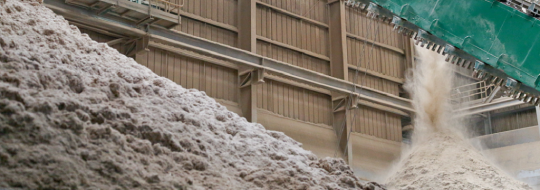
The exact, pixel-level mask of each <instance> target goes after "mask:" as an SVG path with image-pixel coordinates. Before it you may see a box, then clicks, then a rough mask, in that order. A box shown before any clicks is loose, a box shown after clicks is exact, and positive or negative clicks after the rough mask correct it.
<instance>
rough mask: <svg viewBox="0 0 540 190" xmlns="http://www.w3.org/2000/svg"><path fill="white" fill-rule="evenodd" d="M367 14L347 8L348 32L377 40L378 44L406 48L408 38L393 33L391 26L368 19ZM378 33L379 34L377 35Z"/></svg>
mask: <svg viewBox="0 0 540 190" xmlns="http://www.w3.org/2000/svg"><path fill="white" fill-rule="evenodd" d="M366 14H367V12H364V11H359V10H357V9H351V8H349V7H347V8H346V16H345V20H346V23H347V27H346V28H347V32H348V33H351V34H353V35H357V36H361V37H364V38H368V39H375V38H376V39H375V41H376V42H381V43H383V44H387V45H390V46H393V47H396V48H399V49H404V48H405V40H407V38H406V37H403V35H401V34H398V33H397V32H395V31H392V30H393V27H392V26H391V25H389V24H386V23H382V22H377V21H375V20H372V19H370V18H367V16H366ZM377 27H378V28H377ZM377 31H378V34H376V32H377Z"/></svg>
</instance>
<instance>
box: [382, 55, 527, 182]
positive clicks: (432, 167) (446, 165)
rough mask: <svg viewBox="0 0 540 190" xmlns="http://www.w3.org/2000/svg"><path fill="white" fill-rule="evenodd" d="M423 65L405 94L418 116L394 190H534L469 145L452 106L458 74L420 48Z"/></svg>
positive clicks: (397, 167)
mask: <svg viewBox="0 0 540 190" xmlns="http://www.w3.org/2000/svg"><path fill="white" fill-rule="evenodd" d="M416 49H417V54H418V55H419V62H418V63H417V65H416V67H415V68H414V70H413V72H412V74H411V75H410V76H409V77H408V78H407V81H406V84H405V88H406V90H407V91H408V92H409V93H410V94H411V95H412V101H413V107H414V109H415V110H416V115H415V119H414V127H415V128H414V134H413V136H412V145H411V146H410V147H409V148H407V150H405V151H404V153H403V155H402V158H401V160H400V161H399V162H398V163H396V165H395V167H394V168H393V169H392V171H391V172H390V174H389V176H388V177H387V179H386V184H387V186H388V188H389V189H532V188H530V187H529V186H528V185H526V184H525V183H523V182H520V181H517V180H515V179H514V178H512V177H510V176H509V175H507V174H506V173H504V172H503V171H502V170H501V169H499V168H497V167H496V166H494V165H493V164H491V163H490V162H489V161H488V159H486V158H485V157H484V156H483V155H482V154H481V153H480V152H478V151H477V150H476V149H475V148H474V147H473V146H472V145H471V144H470V143H469V141H468V140H467V138H466V134H465V133H464V131H465V130H464V128H463V125H462V124H461V122H460V120H459V118H454V117H453V114H452V105H451V104H450V101H449V98H450V91H451V88H452V69H451V65H450V64H449V63H446V62H445V61H444V57H443V56H440V55H438V54H437V53H435V52H432V51H429V50H427V49H425V48H421V47H417V48H416Z"/></svg>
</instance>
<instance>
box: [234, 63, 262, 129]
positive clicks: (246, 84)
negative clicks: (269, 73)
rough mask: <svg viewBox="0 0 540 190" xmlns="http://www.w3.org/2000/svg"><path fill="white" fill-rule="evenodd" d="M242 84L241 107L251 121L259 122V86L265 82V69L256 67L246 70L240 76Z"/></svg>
mask: <svg viewBox="0 0 540 190" xmlns="http://www.w3.org/2000/svg"><path fill="white" fill-rule="evenodd" d="M238 79H239V80H238V81H239V82H240V84H239V85H238V86H239V87H240V97H239V100H238V102H240V109H241V110H242V114H243V116H244V117H245V118H246V119H247V120H248V121H249V122H253V123H256V122H257V86H258V85H259V84H260V83H263V82H264V70H262V69H256V70H251V71H249V72H244V73H242V74H240V76H238Z"/></svg>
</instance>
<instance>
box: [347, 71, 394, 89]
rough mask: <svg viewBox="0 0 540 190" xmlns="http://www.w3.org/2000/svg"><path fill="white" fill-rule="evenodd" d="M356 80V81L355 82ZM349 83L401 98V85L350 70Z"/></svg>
mask: <svg viewBox="0 0 540 190" xmlns="http://www.w3.org/2000/svg"><path fill="white" fill-rule="evenodd" d="M354 79H356V81H355V80H354ZM349 82H352V83H355V84H359V85H362V86H367V87H370V88H373V89H376V90H379V91H383V92H387V93H390V94H393V95H396V96H399V85H400V84H399V83H396V82H392V81H390V80H386V79H383V78H379V77H375V76H371V75H369V74H365V73H364V72H362V71H358V72H356V71H355V70H352V69H349Z"/></svg>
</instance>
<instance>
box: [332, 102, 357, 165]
mask: <svg viewBox="0 0 540 190" xmlns="http://www.w3.org/2000/svg"><path fill="white" fill-rule="evenodd" d="M350 98H351V97H348V96H346V97H341V98H338V99H335V100H332V108H333V109H332V110H333V118H334V122H333V124H332V125H333V127H334V130H335V131H336V136H337V139H338V144H337V148H338V151H339V153H340V154H341V157H342V158H343V159H344V160H345V161H347V163H349V164H352V163H353V152H352V151H353V147H352V143H351V141H349V137H350V135H351V128H352V126H351V112H350V111H351V110H350V109H349V107H350V105H351V99H350Z"/></svg>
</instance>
